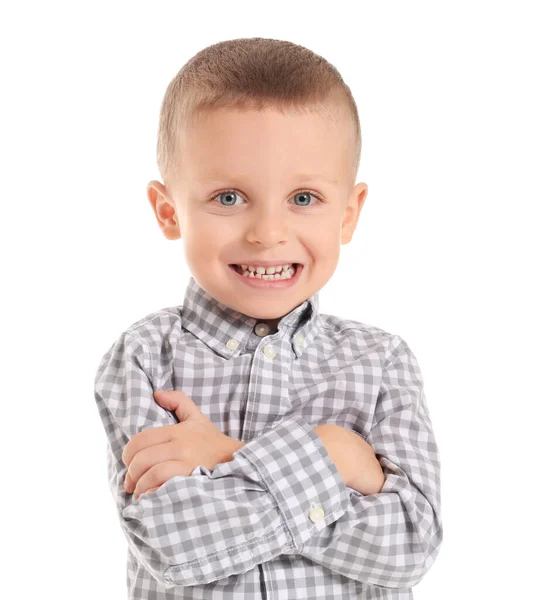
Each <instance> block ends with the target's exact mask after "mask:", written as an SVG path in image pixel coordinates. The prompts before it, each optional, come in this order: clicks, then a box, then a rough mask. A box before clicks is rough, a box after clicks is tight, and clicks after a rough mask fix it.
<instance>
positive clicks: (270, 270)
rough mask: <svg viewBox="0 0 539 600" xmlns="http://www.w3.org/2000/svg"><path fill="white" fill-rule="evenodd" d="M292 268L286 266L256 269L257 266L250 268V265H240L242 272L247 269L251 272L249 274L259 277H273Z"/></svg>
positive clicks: (288, 265)
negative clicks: (255, 274)
mask: <svg viewBox="0 0 539 600" xmlns="http://www.w3.org/2000/svg"><path fill="white" fill-rule="evenodd" d="M291 267H292V265H291V264H287V265H278V266H275V267H268V268H267V269H266V267H257V266H251V265H241V268H242V269H243V270H244V271H247V269H249V271H251V273H258V274H260V275H273V274H274V273H280V272H281V271H285V270H286V269H290V268H291Z"/></svg>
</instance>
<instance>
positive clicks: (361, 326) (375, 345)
mask: <svg viewBox="0 0 539 600" xmlns="http://www.w3.org/2000/svg"><path fill="white" fill-rule="evenodd" d="M320 316H321V317H322V320H321V324H322V328H323V330H324V333H325V335H326V336H329V337H330V338H331V339H332V341H333V342H334V343H335V344H336V345H338V346H339V347H343V346H349V347H351V348H352V349H353V351H354V355H355V356H356V357H359V356H363V355H364V354H369V353H372V352H376V353H377V354H379V355H380V358H382V359H383V360H384V361H385V360H387V359H389V358H390V357H391V356H392V355H393V354H394V353H395V352H397V351H399V350H400V349H401V348H403V347H404V346H406V347H407V344H406V342H405V340H404V339H403V338H402V337H401V336H400V335H398V334H396V333H392V332H389V331H387V330H385V329H382V328H381V327H377V326H375V325H371V324H369V323H364V322H362V321H357V320H354V319H345V318H342V317H338V316H336V315H328V314H321V315H320Z"/></svg>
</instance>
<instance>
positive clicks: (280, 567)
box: [95, 277, 442, 600]
mask: <svg viewBox="0 0 539 600" xmlns="http://www.w3.org/2000/svg"><path fill="white" fill-rule="evenodd" d="M256 324H257V320H256V319H254V318H252V317H249V316H247V315H243V314H242V313H238V312H236V311H234V310H232V309H231V308H229V307H227V306H225V305H223V304H221V303H219V302H218V301H217V300H215V299H214V298H212V297H211V296H210V295H209V294H208V293H207V292H206V291H205V290H204V289H202V288H201V287H200V286H199V285H198V283H197V282H196V281H195V280H194V278H192V277H191V278H190V280H189V284H188V286H187V290H186V294H185V299H184V303H183V305H180V306H175V307H168V308H163V309H161V310H158V311H156V312H153V313H151V314H150V315H148V316H146V317H144V318H143V319H140V320H139V321H137V322H136V323H134V324H133V325H131V326H130V327H129V328H128V329H127V330H126V331H124V332H123V333H122V334H121V335H120V336H119V338H118V339H117V340H116V341H115V342H114V343H113V344H112V346H111V347H110V348H109V349H108V351H107V352H106V354H105V355H104V356H103V358H102V359H101V362H100V364H99V367H98V370H97V374H96V378H95V400H96V403H97V407H98V410H99V415H100V417H101V420H102V422H103V426H104V428H105V432H106V435H107V438H108V444H107V464H108V481H109V486H110V489H111V491H112V495H113V497H114V501H115V505H116V510H117V515H118V519H119V522H120V525H121V528H122V531H123V533H124V535H125V538H126V540H127V546H128V548H127V569H126V578H127V586H128V593H129V595H128V597H129V598H130V599H132V600H135V599H140V600H142V599H144V600H173V599H179V598H192V599H194V598H197V599H202V598H204V599H212V600H217V599H223V598H237V599H240V600H241V599H249V600H254V599H265V598H267V599H272V600H286V599H296V598H307V599H314V598H324V599H330V598H333V599H339V600H340V599H346V598H354V599H357V598H361V599H364V600H367V599H369V600H371V599H388V600H389V599H391V600H397V599H399V600H404V599H406V600H409V599H411V598H413V594H412V589H411V587H412V586H414V585H415V584H417V583H418V582H419V581H420V580H421V579H422V577H423V576H424V575H425V573H426V572H427V571H428V570H429V568H430V567H431V565H432V564H433V562H434V560H435V559H436V557H437V555H438V553H439V551H440V546H441V542H442V522H441V512H440V511H441V503H440V460H439V452H438V447H437V444H436V441H435V438H434V433H433V429H432V425H431V421H430V418H429V413H428V409H427V405H426V402H425V395H424V392H423V382H422V376H421V372H420V369H419V366H418V364H417V360H416V358H415V356H414V354H413V353H412V351H411V350H410V348H409V347H408V345H407V344H406V342H405V341H404V340H403V339H402V338H401V337H399V336H398V335H395V334H390V333H387V332H385V331H383V330H382V329H379V328H376V327H373V326H371V325H366V324H364V323H361V322H358V321H353V320H345V319H341V318H338V317H335V316H331V315H326V314H321V313H320V312H319V296H318V294H316V295H314V296H312V297H311V298H309V299H307V300H305V302H303V304H301V305H300V306H298V307H296V308H295V309H294V310H292V311H291V312H290V313H288V314H287V315H286V316H285V317H283V318H282V319H281V321H280V323H279V330H278V331H277V332H276V333H271V332H270V333H269V334H268V335H266V336H262V337H260V336H259V335H257V334H256V333H255V325H256ZM231 340H235V343H234V342H232V343H230V342H231ZM268 346H270V347H271V348H272V349H273V352H268ZM157 389H178V390H181V391H183V392H184V393H185V394H187V395H188V396H189V397H190V398H191V399H192V400H193V401H194V402H196V403H197V405H198V406H199V407H200V409H201V410H202V412H203V413H204V414H205V415H206V416H207V417H208V418H209V419H211V421H212V422H213V423H215V425H217V426H218V427H219V429H220V430H221V431H222V432H224V433H226V434H227V435H229V436H231V437H233V438H236V439H240V440H242V441H244V442H246V445H245V446H243V447H242V448H240V449H239V450H238V451H236V452H235V454H234V455H233V456H234V458H233V460H232V461H230V462H227V463H221V464H218V465H216V467H215V468H214V469H213V471H212V470H210V469H207V468H206V467H203V466H197V467H196V468H195V470H194V471H193V472H192V474H191V475H190V476H187V477H183V476H176V477H173V478H171V479H169V480H168V481H167V482H165V483H164V484H163V485H162V486H161V487H160V488H159V489H158V490H156V491H154V492H151V493H147V494H142V495H141V496H140V497H139V499H138V500H135V499H134V496H133V495H132V494H127V493H125V491H124V489H123V482H124V477H125V474H126V471H127V469H126V467H125V465H124V464H123V462H122V459H121V456H122V450H123V448H124V446H125V445H126V443H127V442H128V441H129V439H131V438H132V437H133V436H134V435H136V434H137V433H139V432H141V431H143V430H145V429H148V428H150V427H162V426H164V425H171V424H174V423H177V422H178V420H177V418H176V416H175V414H174V413H173V412H171V411H167V410H166V409H164V408H162V407H160V406H159V405H158V404H157V403H156V402H155V400H154V399H153V392H154V390H157ZM321 423H335V424H337V425H341V426H343V427H346V428H348V429H350V430H352V431H354V432H356V433H357V434H358V435H361V436H362V437H363V438H364V439H366V440H367V442H368V443H369V444H370V445H371V446H372V447H373V448H374V450H375V452H376V454H377V455H378V459H379V461H380V463H381V465H382V467H383V470H384V472H385V475H386V482H385V484H384V487H383V488H382V490H381V491H380V492H379V493H378V494H373V495H368V496H364V495H363V494H361V493H360V492H358V491H356V490H353V489H351V488H348V487H346V486H345V485H344V481H343V479H342V478H341V476H340V474H339V472H338V471H337V468H336V467H335V465H334V463H333V462H332V461H331V459H330V457H329V454H328V453H327V451H326V449H325V447H324V445H323V444H322V442H321V440H320V438H319V437H318V436H317V435H316V433H315V432H314V431H313V428H314V427H315V426H316V425H318V424H321ZM314 507H320V508H321V509H322V510H323V518H322V519H321V520H316V519H314V520H311V518H310V513H311V510H312V508H314Z"/></svg>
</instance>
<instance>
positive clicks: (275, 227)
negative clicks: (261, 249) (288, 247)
mask: <svg viewBox="0 0 539 600" xmlns="http://www.w3.org/2000/svg"><path fill="white" fill-rule="evenodd" d="M246 237H247V240H248V241H249V242H252V243H259V244H263V245H265V246H274V245H275V244H279V243H282V242H286V241H287V240H288V223H287V220H286V217H285V216H284V214H283V211H281V210H279V208H270V209H267V210H262V211H258V212H257V214H256V215H255V216H254V218H253V220H252V221H251V222H250V223H249V226H248V231H247V235H246Z"/></svg>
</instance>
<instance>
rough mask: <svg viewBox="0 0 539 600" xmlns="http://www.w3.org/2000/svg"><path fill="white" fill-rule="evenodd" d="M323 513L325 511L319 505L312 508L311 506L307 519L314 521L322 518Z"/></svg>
mask: <svg viewBox="0 0 539 600" xmlns="http://www.w3.org/2000/svg"><path fill="white" fill-rule="evenodd" d="M325 514H326V513H325V512H324V509H323V508H322V507H321V506H315V507H314V508H311V511H310V512H309V519H311V521H312V522H313V523H316V522H317V521H320V520H321V519H323V518H324V515H325Z"/></svg>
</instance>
